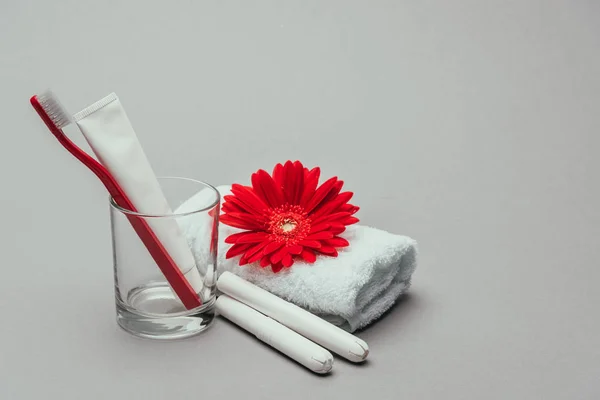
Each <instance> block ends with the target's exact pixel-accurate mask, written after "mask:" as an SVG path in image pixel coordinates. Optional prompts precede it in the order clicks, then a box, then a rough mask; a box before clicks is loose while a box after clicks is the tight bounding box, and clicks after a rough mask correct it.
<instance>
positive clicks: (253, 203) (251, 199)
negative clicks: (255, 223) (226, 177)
mask: <svg viewBox="0 0 600 400" xmlns="http://www.w3.org/2000/svg"><path fill="white" fill-rule="evenodd" d="M231 193H233V194H234V195H235V197H236V198H237V199H238V200H239V201H240V202H242V203H244V204H245V205H246V206H248V207H251V208H252V209H253V210H254V211H255V213H258V214H260V213H263V212H264V211H265V210H266V209H268V208H269V206H268V205H267V203H265V202H264V201H263V200H262V199H261V198H260V197H258V195H257V194H256V193H255V192H254V190H252V188H251V187H248V186H242V185H239V184H237V183H234V184H233V185H231Z"/></svg>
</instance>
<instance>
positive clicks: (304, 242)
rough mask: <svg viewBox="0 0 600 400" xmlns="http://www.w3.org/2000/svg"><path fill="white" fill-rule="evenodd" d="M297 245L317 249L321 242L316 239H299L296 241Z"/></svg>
mask: <svg viewBox="0 0 600 400" xmlns="http://www.w3.org/2000/svg"><path fill="white" fill-rule="evenodd" d="M298 244H299V245H301V246H304V247H311V248H313V249H318V248H319V247H321V243H320V242H317V241H316V240H306V239H304V240H301V241H299V242H298Z"/></svg>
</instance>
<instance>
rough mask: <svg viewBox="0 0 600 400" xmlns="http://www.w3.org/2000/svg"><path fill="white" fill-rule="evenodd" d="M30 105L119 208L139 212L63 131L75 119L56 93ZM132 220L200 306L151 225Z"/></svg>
mask: <svg viewBox="0 0 600 400" xmlns="http://www.w3.org/2000/svg"><path fill="white" fill-rule="evenodd" d="M30 102H31V105H32V106H33V108H34V109H35V110H36V112H37V113H38V114H39V116H40V118H41V119H42V120H43V121H44V123H45V124H46V126H47V127H48V129H49V130H50V132H52V134H54V136H55V137H56V138H57V139H58V141H59V142H60V143H61V144H62V145H63V147H64V148H65V149H67V150H68V151H69V152H70V153H71V154H72V155H73V156H74V157H76V158H77V159H78V160H79V161H81V162H82V163H83V164H84V165H85V166H87V167H88V168H89V169H90V170H91V171H92V172H93V173H94V174H95V175H96V176H97V177H98V178H99V179H100V180H101V181H102V183H103V184H104V186H105V187H106V189H107V190H108V192H109V193H110V195H111V197H112V198H113V200H114V201H115V203H116V204H117V205H118V206H119V207H122V208H124V209H128V210H133V211H135V210H136V208H135V206H134V205H133V204H132V201H131V199H130V198H129V197H128V196H127V194H126V193H125V192H124V191H123V189H122V187H121V186H120V185H119V183H118V182H117V181H116V180H115V179H114V177H113V176H112V175H111V173H110V172H109V171H108V170H107V169H106V167H105V166H104V165H102V164H100V163H99V162H98V161H97V160H96V159H94V158H93V157H91V156H90V155H89V154H87V153H86V152H85V151H83V150H82V149H81V148H80V147H79V146H77V145H76V144H75V143H74V142H73V141H71V140H70V139H69V138H68V137H67V136H66V135H65V133H64V132H63V131H62V129H63V128H64V127H66V126H68V125H69V124H70V123H71V122H72V120H71V117H70V116H69V114H68V113H67V112H66V111H65V110H64V108H63V107H62V105H61V104H60V103H59V101H58V99H57V98H56V97H55V96H54V94H53V93H52V92H46V93H43V94H42V95H39V96H33V97H31V99H30ZM129 221H130V223H131V225H132V226H133V228H134V229H135V231H136V233H137V234H138V236H139V237H140V239H141V240H142V241H143V243H144V245H145V246H146V248H147V249H148V251H149V252H150V254H151V255H152V257H153V258H154V260H155V261H156V263H157V265H158V266H159V268H160V269H161V270H162V271H163V273H164V275H165V277H166V278H167V280H168V281H169V283H170V285H171V287H172V288H173V289H174V291H175V292H176V294H177V295H178V297H179V299H180V300H181V301H182V303H183V304H184V305H185V306H186V308H188V309H191V308H196V307H198V306H200V305H201V302H200V299H199V297H198V295H197V291H195V290H194V289H193V288H192V287H191V286H190V285H189V283H188V281H187V280H186V279H185V278H184V277H183V275H182V273H181V272H180V271H179V270H178V268H177V265H176V264H175V263H174V261H173V259H172V258H171V257H170V256H169V253H167V251H166V250H165V248H164V247H163V244H162V243H161V241H160V240H159V239H158V238H157V237H156V234H155V233H154V232H153V231H152V229H151V228H150V227H149V226H148V224H147V222H146V221H145V220H144V219H142V218H135V217H132V218H129ZM188 250H189V248H188Z"/></svg>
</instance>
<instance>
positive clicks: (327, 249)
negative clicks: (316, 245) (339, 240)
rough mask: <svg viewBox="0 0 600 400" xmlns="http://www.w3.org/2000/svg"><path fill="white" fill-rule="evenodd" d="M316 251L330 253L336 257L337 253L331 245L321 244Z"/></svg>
mask: <svg viewBox="0 0 600 400" xmlns="http://www.w3.org/2000/svg"><path fill="white" fill-rule="evenodd" d="M317 251H318V252H319V253H323V254H327V255H331V256H333V257H336V256H337V255H338V252H337V250H336V249H335V248H333V247H331V246H323V247H321V248H320V249H318V250H317ZM334 254H335V256H334Z"/></svg>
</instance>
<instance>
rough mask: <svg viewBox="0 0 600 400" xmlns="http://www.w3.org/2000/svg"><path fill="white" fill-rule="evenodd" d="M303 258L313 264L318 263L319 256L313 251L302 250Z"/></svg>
mask: <svg viewBox="0 0 600 400" xmlns="http://www.w3.org/2000/svg"><path fill="white" fill-rule="evenodd" d="M302 258H303V259H304V261H306V262H307V263H309V264H312V263H314V262H315V261H316V259H317V255H316V254H315V252H314V251H312V250H311V249H304V250H302Z"/></svg>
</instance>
